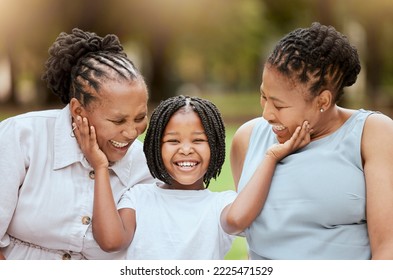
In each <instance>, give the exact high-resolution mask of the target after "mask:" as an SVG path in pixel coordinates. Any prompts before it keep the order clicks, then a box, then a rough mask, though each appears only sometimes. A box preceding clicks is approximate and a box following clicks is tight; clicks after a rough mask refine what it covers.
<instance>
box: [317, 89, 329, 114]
mask: <svg viewBox="0 0 393 280" xmlns="http://www.w3.org/2000/svg"><path fill="white" fill-rule="evenodd" d="M317 98H318V109H319V110H320V111H321V112H323V111H326V110H327V109H329V108H330V107H331V105H332V102H333V94H332V92H331V91H330V90H327V89H326V90H324V91H322V92H321V93H320V94H319V96H318V97H317Z"/></svg>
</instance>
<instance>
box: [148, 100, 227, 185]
mask: <svg viewBox="0 0 393 280" xmlns="http://www.w3.org/2000/svg"><path fill="white" fill-rule="evenodd" d="M183 107H190V108H192V110H193V111H194V112H196V113H197V114H198V116H199V117H200V119H201V122H202V125H203V127H204V130H205V133H206V135H207V139H208V143H209V147H210V163H209V167H208V170H207V172H206V174H205V175H204V178H203V182H204V183H205V186H206V188H207V187H208V186H209V183H210V180H211V179H212V178H214V179H216V178H217V177H218V175H220V172H221V168H222V165H223V164H224V161H225V126H224V122H223V120H222V117H221V114H220V112H219V110H218V108H217V107H216V106H215V105H214V104H213V103H211V102H210V101H208V100H206V99H202V98H199V97H189V96H183V95H180V96H175V97H171V98H168V99H166V100H164V101H161V103H160V104H159V105H158V106H157V107H156V108H155V109H154V111H153V113H152V115H151V117H150V124H149V127H148V129H147V132H146V135H145V140H144V145H143V151H144V153H145V155H146V159H147V164H148V167H149V169H150V173H151V174H152V176H153V177H154V178H158V179H159V180H161V181H164V182H165V183H167V184H171V181H172V178H171V176H170V175H169V174H168V172H167V171H166V169H165V166H164V163H163V160H162V155H161V140H162V136H163V133H164V130H165V128H166V126H167V124H168V122H169V120H170V118H171V117H172V116H173V114H174V113H176V112H177V111H179V110H180V109H181V108H183Z"/></svg>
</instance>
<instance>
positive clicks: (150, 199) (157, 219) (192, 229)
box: [118, 183, 236, 260]
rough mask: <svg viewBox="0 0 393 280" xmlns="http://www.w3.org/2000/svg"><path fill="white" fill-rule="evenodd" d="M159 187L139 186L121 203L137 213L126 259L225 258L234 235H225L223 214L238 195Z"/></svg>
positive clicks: (152, 185)
mask: <svg viewBox="0 0 393 280" xmlns="http://www.w3.org/2000/svg"><path fill="white" fill-rule="evenodd" d="M160 184H162V183H156V184H140V185H136V186H134V187H133V188H131V189H130V190H128V191H127V192H126V193H125V194H124V195H123V197H122V198H121V200H120V202H119V204H118V209H122V208H132V209H135V213H136V231H135V235H134V239H133V241H132V242H131V245H130V247H129V248H128V251H127V259H142V260H163V259H172V260H173V259H176V260H179V259H183V260H191V259H201V260H208V259H224V257H225V255H226V253H227V252H228V251H229V249H230V248H231V245H232V241H233V239H234V236H231V235H229V234H227V233H225V232H224V230H223V229H222V227H221V224H220V215H221V212H222V210H223V208H224V207H225V206H226V205H228V204H229V203H231V202H232V201H233V200H234V199H235V197H236V192H234V191H223V192H212V191H210V190H209V189H204V190H199V191H193V190H170V189H162V188H160V187H159V185H160Z"/></svg>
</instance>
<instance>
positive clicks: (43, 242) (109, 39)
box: [0, 29, 155, 259]
mask: <svg viewBox="0 0 393 280" xmlns="http://www.w3.org/2000/svg"><path fill="white" fill-rule="evenodd" d="M49 54H50V56H49V59H48V60H47V62H46V71H45V73H44V75H43V79H44V80H45V81H46V82H47V85H48V87H49V88H50V89H51V90H52V91H53V93H54V94H56V95H57V96H59V98H60V99H61V101H62V102H63V103H64V104H65V107H64V108H63V109H59V110H46V111H38V112H30V113H26V114H22V115H18V116H15V117H11V118H9V119H7V120H4V121H3V122H1V125H0V154H1V157H0V177H1V178H2V181H1V183H0V193H1V196H0V259H114V258H123V257H124V253H125V252H124V251H119V252H115V253H111V254H109V253H106V252H104V251H103V250H101V249H100V247H99V246H98V244H97V243H96V242H95V240H94V238H93V233H92V227H94V221H92V215H93V200H94V191H93V190H94V176H95V174H94V171H93V168H92V167H91V165H90V164H89V162H88V161H87V160H86V157H85V156H84V154H83V152H82V150H81V149H80V148H79V146H78V142H77V140H76V138H75V130H74V129H75V128H74V129H73V127H72V123H73V122H75V121H77V120H79V119H82V118H83V119H86V120H88V121H89V123H90V124H91V125H94V127H95V128H96V133H97V141H98V145H99V147H100V149H101V150H102V151H103V152H104V153H105V155H106V156H107V158H108V161H109V165H108V171H109V178H110V182H111V184H112V189H111V190H112V192H113V197H114V202H113V203H115V201H117V200H119V199H120V197H121V196H122V194H123V193H124V192H125V191H126V190H127V189H128V188H130V187H132V186H133V185H135V184H136V183H151V182H154V181H155V180H154V179H153V177H152V176H151V175H150V172H149V170H148V168H147V165H146V158H145V156H144V153H143V148H142V143H141V142H139V141H138V140H137V137H138V136H139V135H140V134H142V133H143V132H144V131H145V129H146V127H147V102H148V92H147V87H146V84H145V81H144V78H143V77H142V75H141V74H140V73H139V71H138V70H137V69H136V67H135V66H134V65H133V63H132V62H131V61H130V60H129V59H128V58H127V56H126V54H125V53H124V52H123V48H122V45H121V44H120V42H119V40H118V38H117V37H116V36H115V35H112V34H110V35H107V36H105V37H104V38H102V37H99V36H97V35H96V34H95V33H91V32H84V31H82V30H80V29H73V30H72V33H70V34H67V33H61V34H60V35H59V37H58V38H57V39H56V41H55V42H54V44H53V45H52V47H51V48H50V49H49Z"/></svg>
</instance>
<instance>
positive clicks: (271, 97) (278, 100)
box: [261, 89, 286, 104]
mask: <svg viewBox="0 0 393 280" xmlns="http://www.w3.org/2000/svg"><path fill="white" fill-rule="evenodd" d="M261 94H262V95H263V96H266V95H265V93H264V92H263V90H262V89H261ZM269 98H270V99H271V100H273V101H276V102H280V103H283V104H285V103H286V102H285V101H284V100H281V99H279V98H277V97H274V96H270V97H269Z"/></svg>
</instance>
